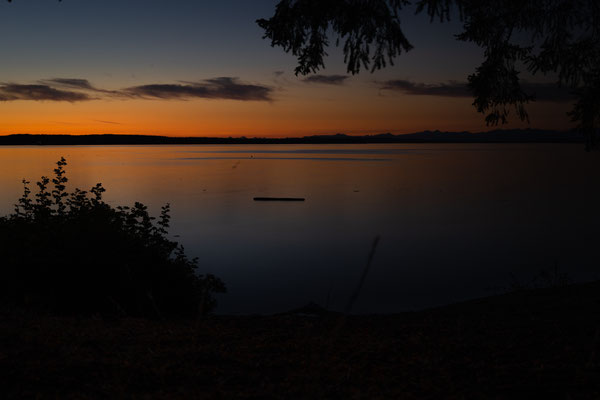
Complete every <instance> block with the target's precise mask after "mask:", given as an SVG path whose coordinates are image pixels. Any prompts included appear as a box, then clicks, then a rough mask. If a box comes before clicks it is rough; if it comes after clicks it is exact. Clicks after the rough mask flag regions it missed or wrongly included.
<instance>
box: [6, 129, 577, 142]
mask: <svg viewBox="0 0 600 400" xmlns="http://www.w3.org/2000/svg"><path fill="white" fill-rule="evenodd" d="M584 141H585V140H584V136H583V134H582V133H581V132H578V131H574V130H573V131H552V130H539V129H514V130H493V131H488V132H478V133H471V132H440V131H424V132H415V133H409V134H402V135H393V134H391V133H381V134H373V135H362V136H353V135H345V134H339V133H338V134H335V135H314V136H304V137H297V138H294V137H287V138H260V137H254V138H247V137H229V138H219V137H170V136H150V135H29V134H18V135H7V136H0V146H78V145H188V144H189V145H192V144H194V145H198V144H352V143H356V144H368V143H583V142H584Z"/></svg>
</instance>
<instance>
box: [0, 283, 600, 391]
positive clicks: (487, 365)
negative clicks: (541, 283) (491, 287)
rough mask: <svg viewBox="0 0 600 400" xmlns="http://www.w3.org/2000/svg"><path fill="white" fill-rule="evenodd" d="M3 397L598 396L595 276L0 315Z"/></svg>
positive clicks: (599, 328) (599, 298) (599, 294)
mask: <svg viewBox="0 0 600 400" xmlns="http://www.w3.org/2000/svg"><path fill="white" fill-rule="evenodd" d="M0 331H1V332H2V336H3V340H2V344H0V368H2V370H3V371H5V373H3V374H2V375H1V376H0V385H1V387H2V388H3V390H2V391H3V394H4V398H22V397H41V398H46V397H48V398H57V397H58V398H65V397H66V398H74V397H75V398H107V397H108V398H114V397H166V398H171V397H178V398H180V397H186V398H189V397H192V398H200V397H201V398H315V397H318V398H404V399H417V398H444V399H462V398H478V399H487V398H493V399H505V398H506V399H509V398H510V399H514V398H519V399H520V398H561V399H564V398H573V399H578V398H585V399H587V398H598V397H599V396H600V379H598V376H600V281H597V282H591V283H585V284H576V285H569V286H565V287H559V288H549V289H535V290H526V291H518V292H513V293H509V294H504V295H498V296H493V297H488V298H483V299H477V300H471V301H466V302H462V303H458V304H452V305H448V306H444V307H439V308H435V309H429V310H424V311H419V312H407V313H402V314H395V315H351V316H342V315H339V314H328V313H325V314H323V315H320V316H307V315H305V314H296V313H291V314H290V313H286V314H280V315H271V316H213V317H208V318H205V319H200V320H193V321H189V320H187V321H186V320H175V321H152V320H144V319H133V318H120V319H106V318H100V317H96V318H94V317H86V318H77V317H52V316H39V315H33V314H26V313H25V314H18V313H6V312H4V313H2V318H0Z"/></svg>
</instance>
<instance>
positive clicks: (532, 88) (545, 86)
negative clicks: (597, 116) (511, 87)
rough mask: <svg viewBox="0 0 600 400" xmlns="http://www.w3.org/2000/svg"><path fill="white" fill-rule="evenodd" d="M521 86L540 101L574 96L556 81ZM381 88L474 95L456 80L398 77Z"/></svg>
mask: <svg viewBox="0 0 600 400" xmlns="http://www.w3.org/2000/svg"><path fill="white" fill-rule="evenodd" d="M521 87H522V88H523V90H524V91H525V93H528V94H531V95H534V96H535V99H536V100H538V101H552V102H568V101H572V100H573V96H572V95H571V93H569V91H568V90H567V89H566V88H564V87H563V88H561V87H558V86H557V85H556V84H555V83H532V82H527V81H523V82H521ZM381 89H384V90H395V91H399V92H403V93H405V94H409V95H418V96H444V97H473V93H472V92H471V91H470V90H469V87H468V86H467V83H466V82H456V81H449V82H447V83H437V84H426V83H419V82H412V81H408V80H402V79H397V80H389V81H386V82H383V84H382V85H381Z"/></svg>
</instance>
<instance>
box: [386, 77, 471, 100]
mask: <svg viewBox="0 0 600 400" xmlns="http://www.w3.org/2000/svg"><path fill="white" fill-rule="evenodd" d="M381 89H385V90H395V91H399V92H403V93H405V94H411V95H421V96H445V97H473V94H472V93H471V92H470V91H469V88H468V86H467V84H466V83H461V82H455V81H450V82H448V83H439V84H425V83H417V82H411V81H407V80H402V79H397V80H390V81H386V82H383V85H382V86H381Z"/></svg>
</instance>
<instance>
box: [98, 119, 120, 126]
mask: <svg viewBox="0 0 600 400" xmlns="http://www.w3.org/2000/svg"><path fill="white" fill-rule="evenodd" d="M93 121H95V122H100V123H103V124H112V125H123V124H122V123H120V122H115V121H104V120H101V119H94V120H93Z"/></svg>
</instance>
